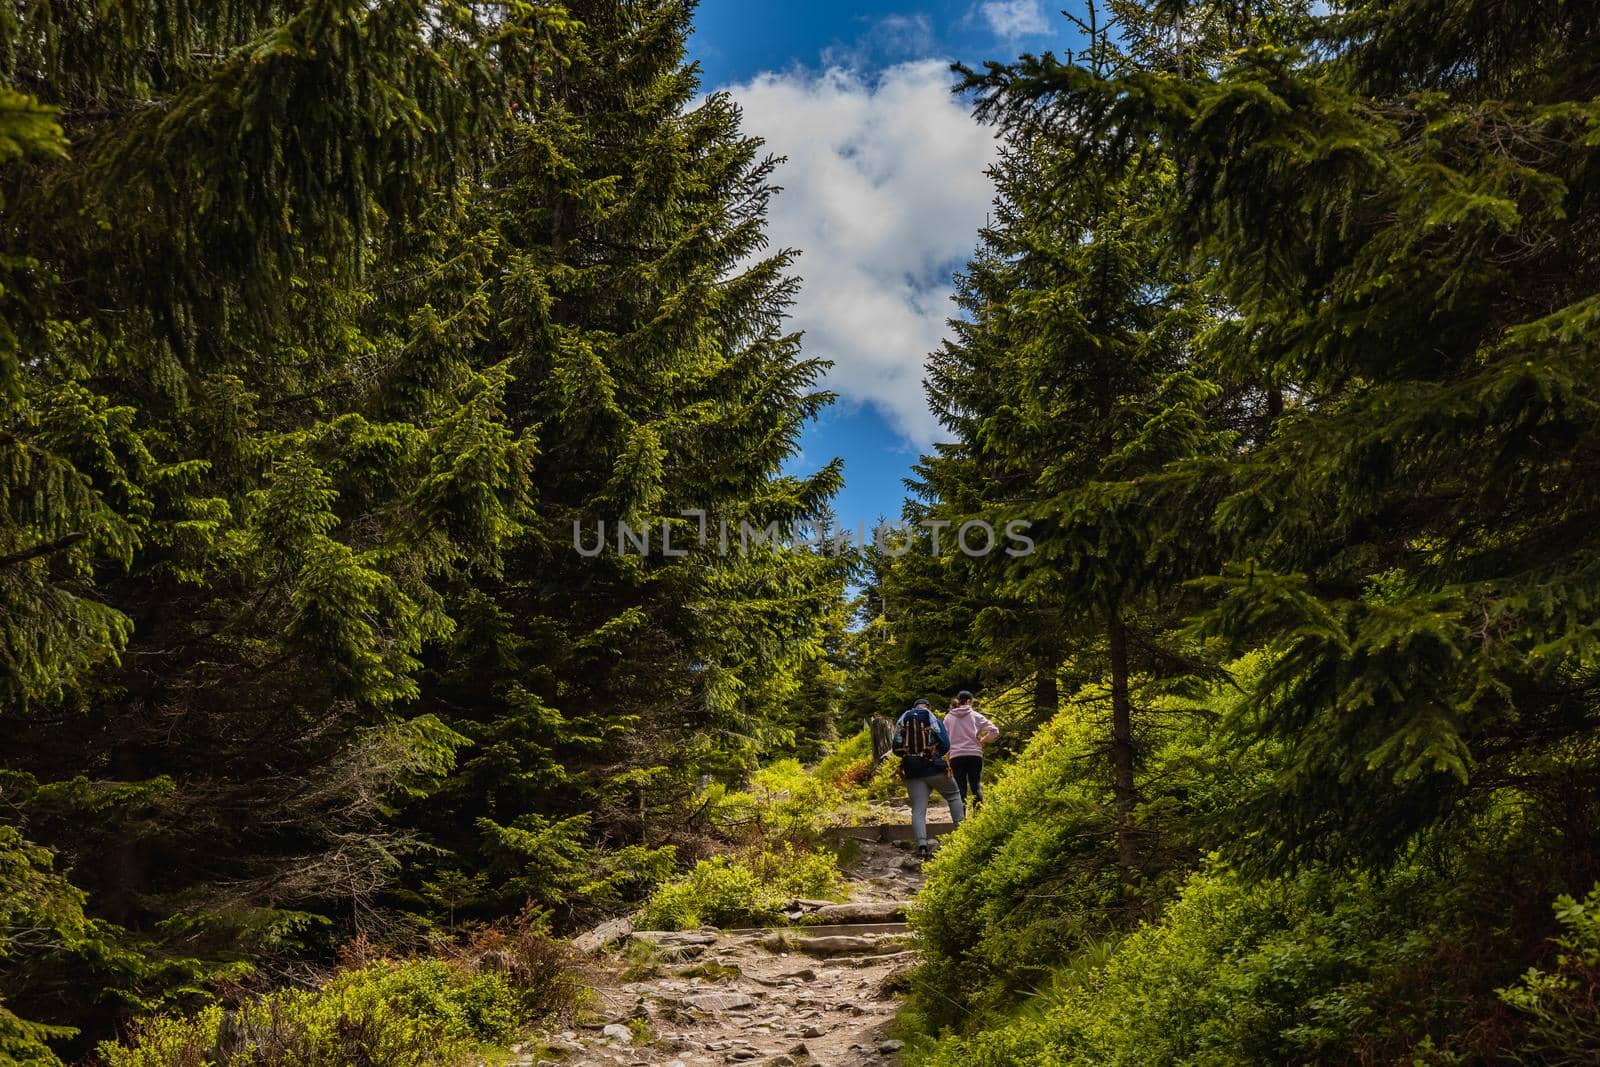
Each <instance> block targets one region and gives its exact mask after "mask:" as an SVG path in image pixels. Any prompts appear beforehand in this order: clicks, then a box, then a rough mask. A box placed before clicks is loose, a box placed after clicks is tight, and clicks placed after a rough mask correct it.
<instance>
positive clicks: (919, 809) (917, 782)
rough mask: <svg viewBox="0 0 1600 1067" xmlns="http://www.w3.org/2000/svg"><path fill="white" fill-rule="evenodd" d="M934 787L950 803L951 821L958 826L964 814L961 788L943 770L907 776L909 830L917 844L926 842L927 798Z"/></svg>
mask: <svg viewBox="0 0 1600 1067" xmlns="http://www.w3.org/2000/svg"><path fill="white" fill-rule="evenodd" d="M935 789H937V790H938V791H939V795H940V796H942V797H944V800H945V803H946V804H949V805H950V821H951V822H953V823H955V824H956V825H957V826H960V825H961V819H962V817H963V816H964V815H966V809H965V808H964V807H963V806H962V804H961V790H959V789H957V788H956V783H955V782H953V781H951V780H950V779H949V778H948V777H946V776H945V774H944V772H943V771H940V772H939V773H938V774H933V775H929V776H928V777H926V778H907V779H906V792H908V793H910V794H911V832H912V833H914V834H915V835H916V837H917V844H919V845H926V844H927V843H928V798H929V797H930V796H931V795H932V794H933V791H934V790H935Z"/></svg>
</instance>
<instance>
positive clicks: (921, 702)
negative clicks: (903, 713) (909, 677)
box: [911, 697, 933, 708]
mask: <svg viewBox="0 0 1600 1067" xmlns="http://www.w3.org/2000/svg"><path fill="white" fill-rule="evenodd" d="M911 706H912V707H914V708H931V707H933V701H931V700H929V699H928V698H927V697H918V698H917V699H915V700H913V701H912V702H911Z"/></svg>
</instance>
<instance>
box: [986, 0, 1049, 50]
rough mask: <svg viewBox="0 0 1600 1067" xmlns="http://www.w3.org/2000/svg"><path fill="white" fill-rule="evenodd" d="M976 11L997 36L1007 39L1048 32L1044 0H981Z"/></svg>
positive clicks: (1034, 35)
mask: <svg viewBox="0 0 1600 1067" xmlns="http://www.w3.org/2000/svg"><path fill="white" fill-rule="evenodd" d="M978 12H979V14H981V15H982V16H983V21H985V22H987V23H988V24H989V28H990V29H991V30H993V31H994V32H995V34H996V35H997V36H1000V37H1004V38H1005V39H1006V40H1008V41H1012V40H1016V39H1017V38H1018V37H1036V36H1039V35H1040V34H1046V33H1049V32H1050V20H1049V19H1048V18H1046V17H1045V12H1044V0H983V3H982V4H980V5H978Z"/></svg>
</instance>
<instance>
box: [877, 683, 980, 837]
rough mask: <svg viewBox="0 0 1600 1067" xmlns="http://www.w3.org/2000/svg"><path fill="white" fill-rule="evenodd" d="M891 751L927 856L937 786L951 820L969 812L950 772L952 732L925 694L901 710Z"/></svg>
mask: <svg viewBox="0 0 1600 1067" xmlns="http://www.w3.org/2000/svg"><path fill="white" fill-rule="evenodd" d="M891 751H892V752H893V753H894V754H895V755H896V756H899V757H900V773H901V775H902V776H903V777H904V778H905V780H906V792H907V793H909V794H911V830H912V833H913V834H915V836H916V838H917V855H918V856H920V857H921V858H923V859H927V858H928V855H929V852H928V799H929V798H930V797H931V796H932V795H933V791H934V790H938V791H939V795H940V796H942V797H944V800H945V803H946V804H948V805H950V821H951V822H953V823H955V824H956V825H957V826H959V825H961V819H962V816H963V815H965V814H966V810H965V808H964V807H963V806H962V803H961V791H960V790H959V789H957V788H956V783H955V781H954V780H953V779H952V778H951V776H950V765H949V764H948V763H946V762H945V757H946V756H947V755H948V754H949V752H950V735H949V734H947V733H945V728H944V723H942V722H940V721H939V716H937V715H935V714H934V713H933V705H932V704H931V703H929V702H928V701H927V700H926V699H925V698H918V700H917V701H916V702H915V703H914V704H912V705H911V707H909V708H907V709H906V710H905V711H904V712H902V713H901V715H900V718H899V720H898V721H897V722H896V723H895V724H894V745H893V747H892V748H891Z"/></svg>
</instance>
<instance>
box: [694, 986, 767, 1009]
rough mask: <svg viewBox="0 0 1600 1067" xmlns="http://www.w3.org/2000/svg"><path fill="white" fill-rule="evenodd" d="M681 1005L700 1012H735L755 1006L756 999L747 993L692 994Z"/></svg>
mask: <svg viewBox="0 0 1600 1067" xmlns="http://www.w3.org/2000/svg"><path fill="white" fill-rule="evenodd" d="M683 1003H684V1004H685V1005H686V1006H687V1007H690V1008H699V1009H700V1010H701V1011H736V1010H738V1009H740V1008H751V1007H754V1006H755V1003H756V999H755V998H754V997H752V996H751V995H750V994H748V993H739V992H736V991H729V992H726V993H694V994H691V995H689V996H686V997H684V998H683Z"/></svg>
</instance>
